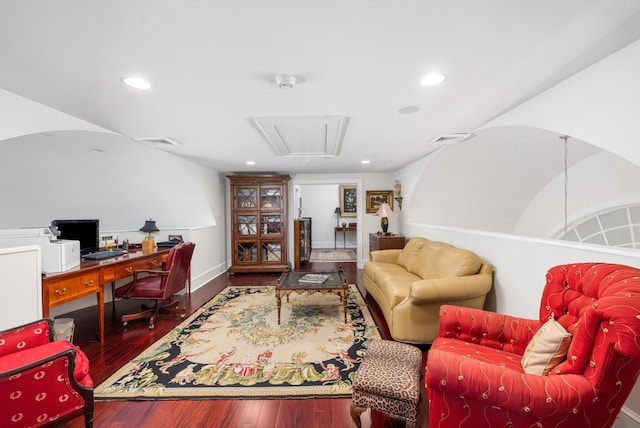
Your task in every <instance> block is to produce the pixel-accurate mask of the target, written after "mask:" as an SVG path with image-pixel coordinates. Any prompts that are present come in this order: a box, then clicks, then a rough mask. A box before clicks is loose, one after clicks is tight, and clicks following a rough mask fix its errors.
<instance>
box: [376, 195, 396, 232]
mask: <svg viewBox="0 0 640 428" xmlns="http://www.w3.org/2000/svg"><path fill="white" fill-rule="evenodd" d="M376 215H377V216H378V217H382V218H381V219H380V227H381V228H382V234H383V235H385V236H389V235H391V234H390V233H389V232H387V230H388V229H389V217H396V216H397V215H398V214H396V213H395V212H394V211H393V210H392V209H391V207H390V206H389V204H388V203H386V202H383V203H382V204H380V208H378V211H377V212H376Z"/></svg>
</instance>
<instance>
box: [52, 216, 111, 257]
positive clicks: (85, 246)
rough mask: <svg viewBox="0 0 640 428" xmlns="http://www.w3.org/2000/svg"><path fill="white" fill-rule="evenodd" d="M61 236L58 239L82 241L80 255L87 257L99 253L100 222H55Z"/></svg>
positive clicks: (53, 223) (53, 222) (53, 224)
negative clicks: (86, 255) (89, 254)
mask: <svg viewBox="0 0 640 428" xmlns="http://www.w3.org/2000/svg"><path fill="white" fill-rule="evenodd" d="M51 226H55V227H56V228H57V229H58V231H59V232H60V235H59V236H58V239H70V240H76V241H80V254H81V255H85V254H88V253H93V252H96V251H98V249H99V246H100V222H99V220H53V221H52V222H51Z"/></svg>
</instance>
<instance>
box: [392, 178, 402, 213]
mask: <svg viewBox="0 0 640 428" xmlns="http://www.w3.org/2000/svg"><path fill="white" fill-rule="evenodd" d="M393 194H394V197H393V199H395V200H396V201H398V209H399V210H402V191H401V189H400V181H399V180H396V184H395V185H394V186H393Z"/></svg>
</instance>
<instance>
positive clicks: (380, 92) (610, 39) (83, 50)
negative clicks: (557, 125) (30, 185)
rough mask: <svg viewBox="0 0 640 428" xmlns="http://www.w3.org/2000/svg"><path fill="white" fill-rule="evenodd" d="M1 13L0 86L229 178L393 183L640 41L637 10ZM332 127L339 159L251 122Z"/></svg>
mask: <svg viewBox="0 0 640 428" xmlns="http://www.w3.org/2000/svg"><path fill="white" fill-rule="evenodd" d="M0 5H1V7H2V8H1V10H2V13H1V14H0V64H1V66H0V88H3V89H6V90H8V91H11V92H14V93H16V94H18V95H21V96H23V97H26V98H29V99H31V100H34V101H37V102H40V103H42V104H44V105H47V106H50V107H53V108H55V109H58V110H60V111H62V112H65V113H68V114H70V115H73V116H76V117H79V118H81V119H84V120H86V121H89V122H91V123H94V124H96V125H99V126H101V127H104V128H107V129H110V130H112V131H114V132H117V133H119V134H122V135H123V136H125V137H126V138H131V139H134V138H149V137H151V138H163V137H164V138H169V139H171V140H174V141H177V142H179V143H180V145H179V146H168V148H167V149H166V150H168V151H170V152H172V153H175V154H177V155H180V156H183V157H185V158H189V159H193V160H196V161H197V162H199V163H201V164H203V165H207V166H210V167H212V168H215V169H217V170H220V171H223V172H231V171H235V172H240V171H274V172H288V173H295V172H308V173H331V172H336V173H337V172H340V173H344V172H379V171H393V170H396V169H398V168H399V167H401V166H403V165H406V164H407V163H409V162H412V161H414V160H416V159H418V158H419V157H421V156H423V155H425V154H427V153H429V152H431V151H433V150H435V149H436V148H437V147H434V146H433V145H430V144H429V141H431V140H432V139H434V138H436V137H438V136H440V135H442V134H451V133H461V132H473V130H474V129H476V128H477V127H479V126H481V125H482V124H484V123H485V122H487V121H488V120H490V119H492V118H494V117H495V116H497V115H499V114H501V113H503V112H505V111H507V110H508V109H510V108H512V107H514V106H515V105H518V104H519V103H521V102H523V101H525V100H527V99H529V98H531V97H532V96H534V95H536V94H538V93H540V92H542V91H544V90H545V89H547V88H549V87H551V86H553V85H554V84H556V83H558V82H559V81H561V80H563V79H564V78H566V77H568V76H570V75H572V74H574V73H575V72H577V71H579V70H581V69H583V68H584V67H586V66H588V65H590V64H592V63H594V62H596V61H597V60H599V59H602V58H604V57H605V56H607V55H608V54H610V53H612V52H615V51H616V50H618V49H620V48H622V47H624V46H626V45H627V44H629V43H631V42H632V41H635V40H637V39H639V38H640V2H639V1H637V0H609V1H606V2H604V1H601V0H562V1H558V0H538V1H530V0H482V1H478V0H457V1H446V0H441V1H435V0H403V1H400V2H391V1H381V0H349V1H344V0H343V1H338V0H323V1H315V2H300V1H293V0H272V1H259V0H246V1H240V0H239V1H235V2H226V1H224V2H223V1H220V0H217V1H216V0H209V1H204V0H202V1H200V0H188V1H187V0H185V1H168V0H160V1H158V0H153V1H152V0H138V1H131V0H109V1H104V2H88V1H86V0H57V1H55V2H54V1H36V0H21V1H13V0H0ZM435 70H437V71H441V72H443V73H445V74H446V75H447V76H448V79H447V80H446V81H445V83H444V84H442V85H440V86H437V87H430V88H429V87H422V86H420V84H419V81H420V79H421V77H422V76H423V75H424V74H426V73H427V72H430V71H435ZM277 74H291V75H294V76H296V77H297V78H298V83H297V84H296V86H295V87H294V88H293V89H288V90H285V89H280V88H278V87H277V86H276V84H275V81H274V78H275V76H276V75H277ZM129 75H139V76H142V77H145V78H146V79H148V80H149V81H150V82H151V84H152V88H151V90H149V91H146V92H145V91H140V90H134V89H131V88H128V87H126V86H124V85H123V84H122V83H121V81H120V79H121V78H122V77H125V76H129ZM409 106H417V107H419V108H420V110H419V111H418V112H417V113H414V114H400V113H399V112H398V111H399V110H400V109H402V108H404V107H409ZM325 116H326V117H344V118H346V119H345V120H346V121H347V122H348V126H347V128H346V132H345V133H344V139H343V142H342V146H341V149H340V153H339V156H336V157H319V156H315V157H314V156H310V157H309V158H304V157H303V158H300V157H282V156H278V155H276V153H275V151H274V150H273V148H272V146H271V144H270V143H269V142H268V141H267V140H266V138H265V135H264V134H263V132H262V131H261V130H260V128H259V127H258V126H256V123H255V122H254V119H256V118H280V117H282V118H290V117H297V118H318V117H325ZM307 122H308V121H307ZM307 134H311V132H309V133H307V132H305V130H302V131H298V132H296V133H295V135H301V136H305V135H307ZM491 135H492V138H498V137H496V136H495V135H494V134H491ZM313 137H315V136H313V135H310V138H313ZM475 138H476V139H477V141H480V140H481V138H482V137H481V136H480V137H475ZM471 141H473V140H470V142H471ZM297 143H298V144H299V145H300V146H302V147H304V146H305V144H306V142H305V141H298V142H297ZM132 144H136V143H135V142H133V141H132ZM362 159H368V160H370V161H371V163H370V164H369V165H361V164H360V161H361V160H362ZM247 160H253V161H255V162H256V165H255V166H247V165H246V164H245V161H247Z"/></svg>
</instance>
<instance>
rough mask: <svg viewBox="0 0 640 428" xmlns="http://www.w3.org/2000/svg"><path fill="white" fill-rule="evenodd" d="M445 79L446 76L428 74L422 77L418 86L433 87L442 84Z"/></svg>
mask: <svg viewBox="0 0 640 428" xmlns="http://www.w3.org/2000/svg"><path fill="white" fill-rule="evenodd" d="M446 78H447V76H445V75H444V74H440V73H430V74H427V75H426V76H424V77H423V78H422V80H420V84H421V85H422V86H435V85H439V84H441V83H442V82H444V81H445V79H446Z"/></svg>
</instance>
